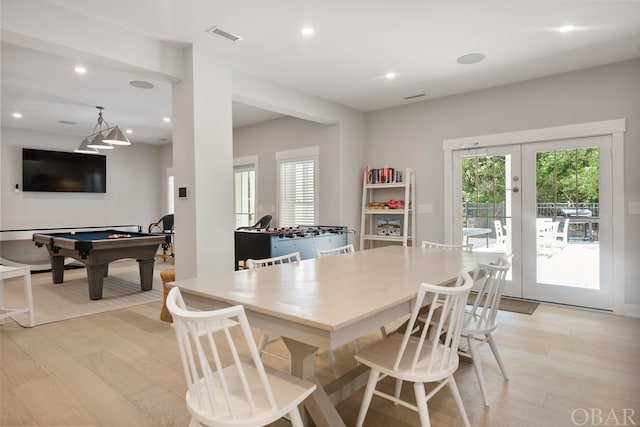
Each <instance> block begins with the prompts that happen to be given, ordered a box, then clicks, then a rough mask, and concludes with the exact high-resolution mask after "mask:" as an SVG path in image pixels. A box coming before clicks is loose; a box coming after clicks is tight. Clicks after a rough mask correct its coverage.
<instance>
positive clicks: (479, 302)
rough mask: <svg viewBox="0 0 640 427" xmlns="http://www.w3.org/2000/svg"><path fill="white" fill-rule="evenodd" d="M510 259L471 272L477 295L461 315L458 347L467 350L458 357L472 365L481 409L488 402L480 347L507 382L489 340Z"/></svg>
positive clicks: (493, 346)
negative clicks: (490, 354)
mask: <svg viewBox="0 0 640 427" xmlns="http://www.w3.org/2000/svg"><path fill="white" fill-rule="evenodd" d="M510 257H511V256H510V255H509V256H501V257H499V258H498V259H497V260H496V261H495V262H493V263H491V264H478V266H477V267H476V269H475V270H474V272H473V281H474V283H475V284H476V286H478V294H477V295H476V299H475V302H474V303H473V305H472V306H471V309H470V310H467V312H466V313H465V321H464V325H463V327H462V338H463V343H462V345H464V344H466V345H467V347H466V348H462V345H461V347H460V351H459V354H460V355H463V356H466V357H468V358H470V359H471V360H472V361H473V367H474V368H475V371H476V376H477V377H478V383H479V384H480V391H481V392H482V400H483V401H484V405H485V406H489V398H488V394H487V388H486V386H485V383H484V374H483V372H482V363H481V361H480V347H481V346H482V345H483V344H487V343H488V344H489V346H490V348H491V351H492V352H493V355H494V357H495V359H496V362H498V366H499V368H500V371H501V372H502V376H503V377H504V379H505V380H508V379H509V376H508V374H507V370H506V369H505V367H504V364H503V363H502V359H501V358H500V353H499V352H498V347H497V346H496V344H495V341H494V339H493V333H494V332H495V330H496V328H497V327H498V322H497V314H498V309H499V307H500V298H502V290H503V288H504V282H505V278H506V276H507V272H508V271H509V268H511V262H510ZM464 341H466V343H465V342H464Z"/></svg>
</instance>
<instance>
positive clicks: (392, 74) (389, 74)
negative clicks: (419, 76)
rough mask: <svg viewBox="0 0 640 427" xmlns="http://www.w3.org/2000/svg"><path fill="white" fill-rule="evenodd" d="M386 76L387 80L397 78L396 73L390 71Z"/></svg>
mask: <svg viewBox="0 0 640 427" xmlns="http://www.w3.org/2000/svg"><path fill="white" fill-rule="evenodd" d="M384 78H385V79H387V80H391V79H395V78H396V73H392V72H389V73H387V74H385V75H384Z"/></svg>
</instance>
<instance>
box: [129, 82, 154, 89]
mask: <svg viewBox="0 0 640 427" xmlns="http://www.w3.org/2000/svg"><path fill="white" fill-rule="evenodd" d="M129 84H130V85H131V86H133V87H137V88H138V89H153V88H154V87H155V86H154V85H153V83H149V82H145V81H144V80H132V81H130V82H129Z"/></svg>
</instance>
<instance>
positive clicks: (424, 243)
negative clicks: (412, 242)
mask: <svg viewBox="0 0 640 427" xmlns="http://www.w3.org/2000/svg"><path fill="white" fill-rule="evenodd" d="M422 247H423V248H431V249H444V250H450V251H456V250H458V251H472V250H473V243H465V244H464V245H449V244H446V243H436V242H430V241H428V240H423V241H422Z"/></svg>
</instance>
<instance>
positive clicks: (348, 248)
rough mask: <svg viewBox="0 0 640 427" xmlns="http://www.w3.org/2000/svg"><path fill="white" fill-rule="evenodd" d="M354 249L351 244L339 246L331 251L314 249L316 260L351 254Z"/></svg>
mask: <svg viewBox="0 0 640 427" xmlns="http://www.w3.org/2000/svg"><path fill="white" fill-rule="evenodd" d="M354 252H355V249H354V247H353V245H352V244H348V245H345V246H340V247H337V248H332V249H316V258H322V257H325V256H333V255H344V254H352V253H354Z"/></svg>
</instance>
